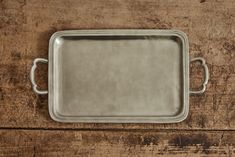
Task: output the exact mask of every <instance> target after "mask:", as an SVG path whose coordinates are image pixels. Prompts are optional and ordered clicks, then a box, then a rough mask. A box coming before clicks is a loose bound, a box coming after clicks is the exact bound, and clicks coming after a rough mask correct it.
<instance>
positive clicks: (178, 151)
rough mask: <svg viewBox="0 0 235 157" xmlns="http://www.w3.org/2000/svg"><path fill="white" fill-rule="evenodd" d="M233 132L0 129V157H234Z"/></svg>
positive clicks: (234, 142)
mask: <svg viewBox="0 0 235 157" xmlns="http://www.w3.org/2000/svg"><path fill="white" fill-rule="evenodd" d="M234 133H235V132H231V131H230V132H229V131H224V132H222V131H219V132H217V131H210V132H205V131H198V132H196V133H195V132H193V131H180V132H178V131H176V132H174V131H154V132H153V131H148V132H145V131H137V132H135V131H134V132H133V131H128V132H126V131H116V132H110V131H51V130H41V131H39V130H0V141H1V142H0V156H4V157H7V156H50V157H52V156H82V157H86V156H89V157H92V156H95V157H99V156H102V157H106V156H107V157H110V156H113V157H118V156H138V157H141V156H145V157H155V156H168V157H171V156H172V157H173V156H174V157H186V156H188V157H194V156H195V157H196V156H197V157H198V156H211V157H215V156H220V157H223V156H226V157H230V156H231V157H232V156H234V155H235V136H234Z"/></svg>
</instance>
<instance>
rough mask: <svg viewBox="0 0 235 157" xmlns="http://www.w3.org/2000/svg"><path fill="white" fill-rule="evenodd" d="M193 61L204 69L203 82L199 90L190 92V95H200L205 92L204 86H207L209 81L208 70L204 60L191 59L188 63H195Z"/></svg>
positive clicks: (200, 58) (199, 58)
mask: <svg viewBox="0 0 235 157" xmlns="http://www.w3.org/2000/svg"><path fill="white" fill-rule="evenodd" d="M195 61H199V62H201V64H202V66H203V67H204V81H203V84H202V89H201V90H198V91H190V94H202V93H204V92H205V90H206V85H207V83H208V80H209V70H208V66H207V64H206V61H205V59H204V58H202V57H197V58H193V59H192V60H191V61H190V62H195Z"/></svg>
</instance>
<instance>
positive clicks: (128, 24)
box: [0, 0, 235, 130]
mask: <svg viewBox="0 0 235 157" xmlns="http://www.w3.org/2000/svg"><path fill="white" fill-rule="evenodd" d="M100 28H157V29H179V30H182V31H184V32H186V33H187V35H188V37H189V42H190V57H191V58H193V57H197V56H201V57H204V58H205V59H206V61H207V64H208V65H209V70H210V81H209V85H208V89H207V92H206V93H205V94H204V95H197V96H196V95H195V96H191V97H190V112H189V116H188V118H187V119H186V120H185V121H184V122H182V123H178V124H161V125H159V124H86V123H84V124H61V123H56V122H54V121H52V120H51V119H50V117H49V114H48V108H47V105H48V100H47V96H38V95H36V94H34V93H33V92H32V89H31V84H30V81H29V78H28V76H29V70H30V67H31V65H32V61H33V59H34V58H37V57H44V58H47V55H48V40H49V38H50V36H51V35H52V34H53V33H54V32H56V31H58V30H67V29H100ZM0 34H1V35H0V43H1V44H0V56H1V57H0V113H1V114H0V121H1V123H0V127H1V128H19V127H21V128H78V129H79V128H80V129H161V128H163V129H188V130H189V129H198V130H214V129H216V130H234V129H235V39H234V34H235V5H234V2H233V0H223V1H222V0H217V1H214V0H206V1H199V0H198V1H195V0H190V1H180V0H176V1H171V0H158V1H155V0H142V1H140V0H135V1H131V0H117V1H111V0H94V1H85V0H68V1H63V0H50V1H47V0H41V1H37V0H15V1H13V0H10V1H7V0H1V1H0ZM201 68H202V67H201V66H198V65H195V64H194V65H192V67H191V78H190V84H191V88H197V87H199V86H200V82H201V79H202V70H201ZM37 80H38V84H40V86H41V88H46V87H47V68H46V67H45V65H44V66H43V65H42V66H40V70H38V73H37Z"/></svg>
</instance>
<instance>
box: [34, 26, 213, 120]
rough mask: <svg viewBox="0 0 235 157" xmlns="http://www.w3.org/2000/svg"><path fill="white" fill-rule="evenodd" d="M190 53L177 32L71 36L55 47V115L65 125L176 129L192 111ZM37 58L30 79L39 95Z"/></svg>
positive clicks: (57, 36)
mask: <svg viewBox="0 0 235 157" xmlns="http://www.w3.org/2000/svg"><path fill="white" fill-rule="evenodd" d="M192 61H200V62H201V63H202V65H203V67H204V69H205V70H204V71H205V76H204V83H203V85H202V90H200V91H189V48H188V39H187V36H186V35H185V33H183V32H181V31H177V30H70V31H59V32H56V33H54V34H53V35H52V37H51V39H50V42H49V73H48V75H49V79H48V82H49V85H48V92H49V113H50V116H51V118H52V119H54V120H55V121H59V122H94V123H97V122H104V123H106V122H111V123H173V122H180V121H182V120H184V119H185V118H186V117H187V115H188V111H189V93H194V94H200V93H203V92H204V91H205V89H206V84H207V82H208V78H209V74H208V68H207V65H206V64H205V60H204V59H203V58H195V59H193V60H192ZM37 62H44V63H47V62H48V60H47V59H43V58H37V59H35V60H34V62H33V66H32V69H31V73H30V78H31V81H32V84H33V90H34V91H35V92H36V93H38V94H47V91H40V90H38V89H37V85H36V83H35V80H34V72H35V69H36V66H37Z"/></svg>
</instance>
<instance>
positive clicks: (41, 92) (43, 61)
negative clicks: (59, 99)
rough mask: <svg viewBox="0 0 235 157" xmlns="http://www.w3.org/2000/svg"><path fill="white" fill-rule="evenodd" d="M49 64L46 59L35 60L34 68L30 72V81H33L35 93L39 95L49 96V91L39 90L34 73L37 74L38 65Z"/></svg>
mask: <svg viewBox="0 0 235 157" xmlns="http://www.w3.org/2000/svg"><path fill="white" fill-rule="evenodd" d="M39 62H41V63H48V60H47V59H44V58H36V59H34V61H33V66H32V67H31V70H30V80H31V83H32V87H33V91H34V92H35V93H37V94H47V93H48V91H47V90H38V89H37V84H36V82H35V79H34V76H35V75H34V73H35V70H36V68H37V63H39Z"/></svg>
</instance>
